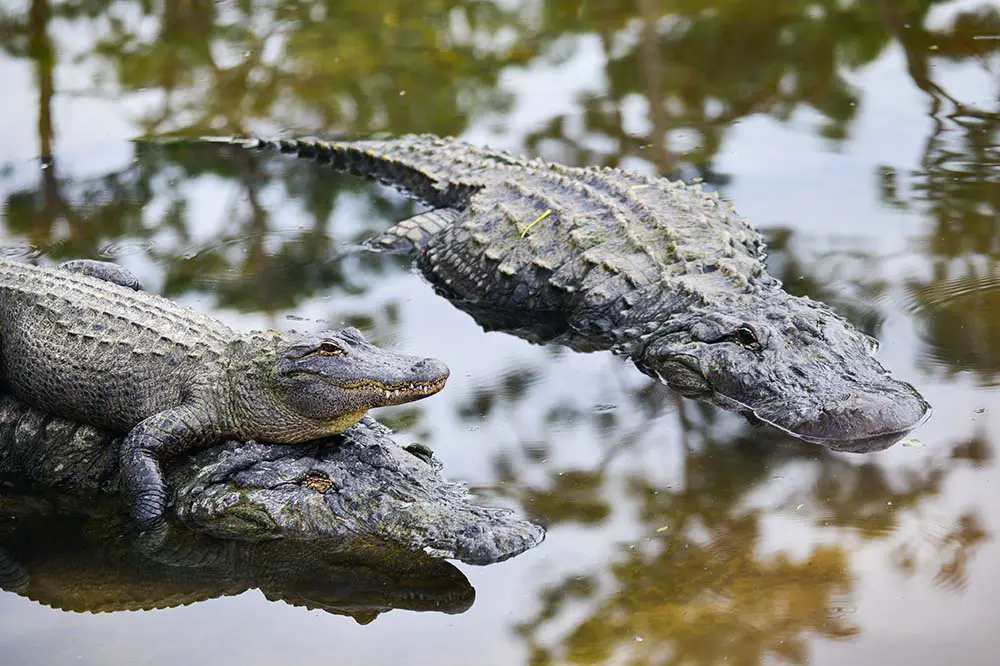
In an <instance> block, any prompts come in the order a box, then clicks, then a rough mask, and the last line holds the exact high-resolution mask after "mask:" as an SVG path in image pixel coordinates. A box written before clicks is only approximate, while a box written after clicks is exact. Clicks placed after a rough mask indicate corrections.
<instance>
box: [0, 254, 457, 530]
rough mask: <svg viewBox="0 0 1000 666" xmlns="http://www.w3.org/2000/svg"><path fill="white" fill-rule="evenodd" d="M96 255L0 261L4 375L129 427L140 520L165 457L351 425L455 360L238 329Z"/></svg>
mask: <svg viewBox="0 0 1000 666" xmlns="http://www.w3.org/2000/svg"><path fill="white" fill-rule="evenodd" d="M138 286H139V285H138V280H136V279H135V277H134V276H132V275H131V274H130V273H129V272H128V271H126V270H125V269H123V268H121V267H118V266H115V265H114V264H107V263H104V262H97V261H86V260H82V261H74V262H67V264H64V265H63V266H61V267H58V268H41V267H37V266H31V265H27V264H19V263H11V262H7V261H0V376H2V383H3V389H4V390H5V391H8V392H9V393H11V395H13V396H14V397H16V398H18V399H20V400H23V401H24V402H26V403H28V404H30V405H32V406H35V407H38V408H41V409H44V410H45V411H47V412H51V413H53V414H56V415H59V416H63V417H66V418H69V419H72V420H74V421H79V422H81V423H87V424H90V425H94V426H97V427H101V428H106V429H108V430H112V431H116V432H123V433H128V434H127V435H126V436H125V438H124V440H123V441H122V443H121V445H120V447H119V456H120V460H119V464H120V467H121V492H122V495H123V496H124V498H125V502H126V505H127V506H128V508H129V511H130V514H131V516H132V519H133V521H134V522H135V524H136V526H137V527H139V528H140V529H143V530H145V529H149V528H153V527H155V526H157V525H159V524H160V523H161V522H162V521H163V519H164V512H165V506H166V489H165V488H164V485H163V480H162V473H161V470H160V465H159V461H158V458H159V457H163V456H169V455H174V454H176V453H179V452H182V451H185V450H187V449H190V448H193V447H198V446H208V445H211V444H214V443H217V442H221V441H224V440H226V439H237V440H250V439H258V440H263V441H267V442H274V443H281V444H294V443H298V442H303V441H307V440H310V439H315V438H317V437H323V436H326V435H331V434H336V433H340V432H343V431H344V430H346V429H347V428H348V427H350V426H351V425H353V424H354V423H357V422H358V421H359V420H360V419H361V418H362V417H363V416H364V415H365V413H366V412H367V411H368V410H369V409H371V408H374V407H382V406H386V405H398V404H401V403H405V402H409V401H411V400H417V399H419V398H423V397H425V396H428V395H432V394H434V393H436V392H437V391H439V390H440V389H441V388H442V387H443V386H444V383H445V380H446V379H447V377H448V369H447V368H446V367H445V366H444V365H443V364H442V363H440V362H439V361H436V360H434V359H428V358H424V359H421V358H417V357H413V356H405V355H402V354H398V353H395V352H391V351H387V350H383V349H379V348H378V347H375V346H373V345H370V344H368V343H366V342H365V341H364V339H363V338H362V336H361V334H360V333H359V332H358V331H357V330H356V329H351V328H348V329H345V330H343V331H340V332H332V331H328V332H323V333H318V334H282V333H276V332H268V333H247V334H244V333H239V332H237V331H234V330H233V329H231V328H229V327H228V326H226V325H225V324H223V323H222V322H220V321H218V320H216V319H213V318H211V317H209V316H207V315H204V314H201V313H198V312H195V311H194V310H190V309H188V308H185V307H182V306H181V305H179V304H177V303H174V302H173V301H170V300H167V299H165V298H162V297H160V296H157V295H155V294H148V293H145V292H143V291H141V290H139V289H138Z"/></svg>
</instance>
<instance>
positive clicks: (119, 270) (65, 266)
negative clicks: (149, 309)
mask: <svg viewBox="0 0 1000 666" xmlns="http://www.w3.org/2000/svg"><path fill="white" fill-rule="evenodd" d="M58 268H61V269H62V270H64V271H69V272H70V273H79V274H80V275H89V276H90V277H93V278H97V279H98V280H104V281H106V282H113V283H115V284H117V285H121V286H122V287H126V288H128V289H134V290H135V291H142V283H141V282H139V278H137V277H136V276H135V274H134V273H133V272H132V271H130V270H129V269H127V268H125V267H124V266H119V265H118V264H114V263H112V262H110V261H96V260H94V259H72V260H70V261H64V262H62V263H61V264H59V266H58Z"/></svg>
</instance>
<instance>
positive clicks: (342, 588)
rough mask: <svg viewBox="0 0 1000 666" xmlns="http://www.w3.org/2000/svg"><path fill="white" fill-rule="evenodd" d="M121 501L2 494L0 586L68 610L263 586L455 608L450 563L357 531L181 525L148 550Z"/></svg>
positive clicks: (182, 599)
mask: <svg viewBox="0 0 1000 666" xmlns="http://www.w3.org/2000/svg"><path fill="white" fill-rule="evenodd" d="M120 509H121V507H120V506H118V505H117V503H109V502H98V503H96V504H92V505H84V506H81V505H79V504H75V505H72V506H69V503H63V504H61V505H60V504H59V503H50V502H47V501H46V499H42V498H38V497H32V496H20V495H16V496H14V497H8V496H6V494H5V496H3V497H0V589H2V590H6V591H8V592H14V593H17V594H19V595H21V596H23V597H26V598H28V599H31V600H33V601H36V602H38V603H41V604H44V605H46V606H50V607H52V608H57V609H60V610H66V611H75V612H91V613H101V612H109V611H125V610H149V609H153V608H170V607H174V606H181V605H187V604H191V603H195V602H198V601H204V600H207V599H214V598H217V597H223V596H232V595H236V594H240V593H243V592H245V591H247V590H251V589H259V590H260V591H261V593H262V594H263V595H264V596H265V597H266V598H267V599H269V600H271V601H278V600H281V601H284V602H286V603H288V604H292V605H295V606H305V607H306V608H310V609H320V610H324V611H326V612H329V613H335V614H338V615H349V616H351V617H353V618H354V619H355V620H357V621H358V622H360V623H368V622H371V621H372V620H373V619H375V617H377V616H378V615H379V614H380V613H382V612H385V611H387V610H391V609H393V608H402V609H406V610H415V611H440V612H444V613H461V612H464V611H465V610H467V609H468V608H469V607H471V606H472V603H473V601H474V600H475V590H474V589H473V588H472V585H471V584H470V583H469V581H468V579H467V578H466V577H465V576H464V575H463V574H462V573H461V572H460V571H459V570H458V569H457V568H456V567H455V566H454V565H452V564H451V563H449V562H444V561H442V560H437V559H434V558H431V557H429V556H428V555H424V554H423V553H414V552H412V551H403V550H400V549H399V547H392V546H386V545H383V544H371V543H360V542H358V541H357V540H356V539H346V540H339V539H338V540H336V541H332V540H330V539H316V540H309V541H296V540H290V539H270V540H265V541H243V540H225V539H219V538H216V537H210V536H207V535H204V534H199V533H197V532H192V531H190V530H186V529H182V528H179V527H176V526H174V527H172V528H171V530H170V533H169V537H168V538H167V539H165V540H164V541H162V542H160V543H158V544H157V545H156V548H154V549H149V548H148V547H146V546H147V544H139V545H140V547H136V546H137V543H136V542H135V541H134V540H129V539H121V538H118V531H117V530H118V529H119V528H120V526H121V522H122V521H121V519H120V517H119V516H120Z"/></svg>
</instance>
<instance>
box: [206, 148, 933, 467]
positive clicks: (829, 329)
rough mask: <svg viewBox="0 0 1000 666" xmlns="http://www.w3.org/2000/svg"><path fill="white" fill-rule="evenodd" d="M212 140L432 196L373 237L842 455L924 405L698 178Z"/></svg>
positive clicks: (467, 301)
mask: <svg viewBox="0 0 1000 666" xmlns="http://www.w3.org/2000/svg"><path fill="white" fill-rule="evenodd" d="M208 140H209V141H213V142H223V143H232V144H236V145H239V146H242V147H244V148H249V149H255V148H256V149H267V148H270V149H276V150H279V151H281V152H283V153H294V154H297V155H298V156H300V157H304V158H308V159H312V160H315V161H317V162H319V163H322V164H328V165H331V166H332V167H333V168H334V169H336V170H340V171H344V172H348V173H351V174H355V175H359V176H364V177H368V178H372V179H375V180H378V181H380V182H382V183H384V184H388V185H391V186H394V187H396V188H399V189H401V190H403V191H405V192H407V193H409V194H410V195H412V196H414V197H415V198H417V199H419V200H420V201H422V202H424V203H426V204H428V205H429V206H431V207H432V208H433V210H431V211H429V212H426V213H423V214H420V215H417V216H416V217H413V218H411V219H408V220H404V221H402V222H400V223H398V224H397V225H396V226H395V227H393V228H392V229H390V230H389V231H387V232H385V233H383V234H381V235H380V236H378V237H376V238H375V239H373V240H372V241H370V243H369V245H370V246H371V247H374V248H376V249H383V250H389V251H399V252H415V253H416V254H417V255H418V260H417V262H418V266H419V267H420V269H421V270H422V272H423V274H424V275H425V276H426V277H427V279H428V280H429V281H430V282H431V283H432V284H433V285H434V287H435V288H436V289H437V290H438V292H439V293H441V294H443V295H444V296H446V297H447V298H449V299H450V300H452V301H453V302H454V303H455V304H456V305H457V306H458V307H460V308H461V309H463V310H466V311H467V312H469V313H470V314H472V315H473V316H475V317H476V318H477V320H479V321H480V323H481V324H484V325H485V326H486V327H487V328H490V329H499V330H506V331H509V332H513V333H515V334H517V335H520V336H522V337H525V338H527V339H529V340H533V341H538V342H555V343H559V344H565V345H568V346H571V347H573V348H575V349H578V350H587V351H589V350H597V349H610V350H612V351H613V352H614V353H617V354H620V355H623V356H625V357H627V358H629V359H631V360H632V361H633V362H634V363H635V365H636V366H637V367H638V368H639V369H640V370H641V371H642V372H644V373H646V374H647V375H650V376H652V377H654V378H658V379H660V380H661V381H663V382H665V383H666V384H668V385H669V386H671V387H672V388H673V389H675V390H676V391H678V392H679V393H681V394H682V395H685V396H688V397H692V398H698V399H703V400H707V401H711V402H713V403H715V404H717V405H720V406H721V407H724V408H727V409H732V410H736V411H739V412H741V413H743V414H745V415H747V416H748V417H750V418H752V419H753V420H758V421H763V422H765V423H768V424H771V425H773V426H776V427H778V428H780V429H782V430H784V431H787V432H789V433H791V434H793V435H795V436H797V437H800V438H802V439H806V440H810V441H813V442H820V443H824V444H827V445H832V446H835V447H836V448H840V449H845V450H859V451H863V450H870V449H875V448H881V447H884V446H887V445H889V444H891V443H893V442H894V441H896V440H897V439H899V438H900V437H902V435H904V434H905V433H906V432H908V431H909V430H911V429H912V428H914V427H915V426H916V425H918V424H919V423H921V422H922V421H923V420H924V419H925V418H926V416H927V414H929V410H930V408H929V405H928V404H927V403H926V402H925V401H924V399H923V398H922V397H921V396H920V394H919V393H917V391H916V390H915V389H914V388H913V387H912V386H910V385H909V384H906V383H904V382H901V381H897V380H895V379H892V378H891V377H890V376H889V374H888V372H887V371H886V370H885V369H884V368H883V367H882V365H880V364H879V362H878V361H877V360H876V359H875V357H874V353H875V351H876V348H877V343H876V342H875V341H874V340H873V339H872V338H870V337H869V336H867V335H865V334H864V333H862V332H860V331H858V330H856V329H855V328H854V327H853V326H851V325H850V324H849V323H848V322H847V321H846V320H845V319H843V318H842V317H840V316H839V315H837V314H836V313H834V312H833V311H832V310H831V309H829V308H828V307H826V306H825V305H823V304H821V303H817V302H815V301H812V300H810V299H808V298H800V297H795V296H792V295H790V294H788V293H787V292H785V291H784V290H783V289H782V285H781V283H780V282H779V281H778V280H777V279H776V278H774V277H772V276H770V275H769V274H768V273H767V272H766V269H765V264H764V259H765V248H764V244H763V242H762V240H761V238H760V236H759V235H758V234H757V232H755V231H754V230H753V229H752V228H751V227H750V225H749V224H748V223H747V222H746V221H745V220H744V219H742V218H741V217H739V216H738V215H737V214H736V212H735V210H734V209H733V207H732V205H731V204H729V203H726V202H724V201H722V200H721V199H720V198H719V197H718V195H717V194H715V193H706V192H704V191H702V189H701V188H700V187H699V186H689V185H686V184H684V183H680V182H672V181H669V180H666V179H663V178H649V177H646V176H643V175H640V174H637V173H631V172H628V171H623V170H619V169H608V168H605V169H600V168H573V167H568V166H563V165H560V164H554V163H549V162H543V161H540V160H531V159H524V158H520V157H516V156H513V155H510V154H507V153H503V152H497V151H494V150H490V149H487V148H478V147H475V146H472V145H469V144H466V143H463V142H460V141H457V140H454V139H442V138H438V137H433V136H403V137H399V138H397V139H392V140H385V141H356V142H339V141H330V142H327V141H321V140H316V139H290V140H276V141H267V140H261V139H208Z"/></svg>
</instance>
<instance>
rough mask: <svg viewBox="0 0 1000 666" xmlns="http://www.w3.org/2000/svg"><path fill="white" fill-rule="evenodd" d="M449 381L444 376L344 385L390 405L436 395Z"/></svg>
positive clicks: (385, 404) (385, 405) (384, 405)
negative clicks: (420, 379) (426, 380)
mask: <svg viewBox="0 0 1000 666" xmlns="http://www.w3.org/2000/svg"><path fill="white" fill-rule="evenodd" d="M447 381H448V378H447V377H442V378H440V379H435V380H434V381H430V382H405V383H404V382H401V383H399V384H389V385H386V384H380V383H378V382H358V383H354V384H349V385H344V386H343V388H346V389H349V390H352V391H356V390H360V391H365V392H370V393H371V395H372V396H373V398H374V401H375V402H376V403H377V405H376V406H382V407H389V406H392V405H402V404H405V403H408V402H413V401H414V400H420V399H421V398H426V397H427V396H430V395H434V394H435V393H437V392H438V391H440V390H441V389H443V388H444V385H445V383H446V382H447Z"/></svg>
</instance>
